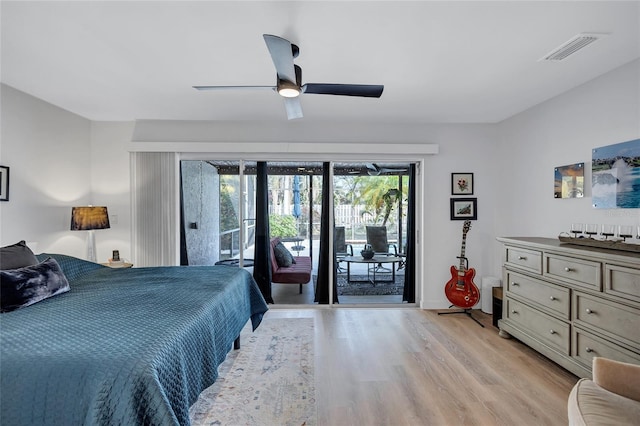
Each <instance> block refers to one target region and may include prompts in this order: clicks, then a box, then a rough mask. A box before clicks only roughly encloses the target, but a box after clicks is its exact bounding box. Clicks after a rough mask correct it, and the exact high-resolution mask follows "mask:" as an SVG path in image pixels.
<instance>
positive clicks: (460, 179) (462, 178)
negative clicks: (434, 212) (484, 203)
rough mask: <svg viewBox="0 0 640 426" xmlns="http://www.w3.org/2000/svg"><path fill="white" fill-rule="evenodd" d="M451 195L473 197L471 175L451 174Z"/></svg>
mask: <svg viewBox="0 0 640 426" xmlns="http://www.w3.org/2000/svg"><path fill="white" fill-rule="evenodd" d="M451 195H473V173H451Z"/></svg>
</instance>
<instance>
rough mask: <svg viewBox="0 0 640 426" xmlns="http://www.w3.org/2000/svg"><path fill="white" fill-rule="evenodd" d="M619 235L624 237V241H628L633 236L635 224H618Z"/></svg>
mask: <svg viewBox="0 0 640 426" xmlns="http://www.w3.org/2000/svg"><path fill="white" fill-rule="evenodd" d="M618 236H619V237H620V238H622V241H623V242H624V241H626V240H627V238H633V226H631V225H620V226H618Z"/></svg>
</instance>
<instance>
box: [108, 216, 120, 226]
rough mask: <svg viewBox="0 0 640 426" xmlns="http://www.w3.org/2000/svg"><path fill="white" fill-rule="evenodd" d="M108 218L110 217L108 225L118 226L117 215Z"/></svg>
mask: <svg viewBox="0 0 640 426" xmlns="http://www.w3.org/2000/svg"><path fill="white" fill-rule="evenodd" d="M110 216H111V217H110V218H109V224H110V225H117V224H118V215H117V214H112V215H110Z"/></svg>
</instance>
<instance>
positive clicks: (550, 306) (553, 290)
mask: <svg viewBox="0 0 640 426" xmlns="http://www.w3.org/2000/svg"><path fill="white" fill-rule="evenodd" d="M498 241H500V242H501V243H502V245H503V249H502V255H503V259H502V260H503V268H502V270H503V283H504V292H503V301H502V319H501V320H500V321H499V322H498V326H499V328H500V336H502V337H505V338H508V337H511V336H512V337H515V338H517V339H518V340H520V341H522V342H523V343H525V344H527V345H528V346H530V347H531V348H533V349H535V350H536V351H538V352H540V353H541V354H543V355H545V356H546V357H548V358H550V359H551V360H553V361H554V362H556V363H558V364H560V365H561V366H563V367H564V368H566V369H567V370H569V371H571V372H572V373H574V374H575V375H577V376H579V377H591V360H592V358H593V357H594V356H601V357H606V358H611V359H615V360H619V361H624V362H630V363H634V364H640V253H635V252H626V251H619V250H611V249H600V248H592V247H585V246H578V245H572V244H565V243H561V242H560V241H559V240H555V239H552V238H537V237H517V238H516V237H514V238H507V237H499V238H498Z"/></svg>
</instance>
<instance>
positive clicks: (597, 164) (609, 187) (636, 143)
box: [591, 139, 640, 209]
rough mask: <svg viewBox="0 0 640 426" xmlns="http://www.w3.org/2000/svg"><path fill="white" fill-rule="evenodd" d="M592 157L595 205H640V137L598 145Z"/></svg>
mask: <svg viewBox="0 0 640 426" xmlns="http://www.w3.org/2000/svg"><path fill="white" fill-rule="evenodd" d="M591 158H592V160H591V199H592V202H593V207H594V208H597V209H615V208H623V209H637V208H640V139H634V140H631V141H627V142H622V143H617V144H614V145H608V146H603V147H600V148H594V149H593V150H592V153H591Z"/></svg>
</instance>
